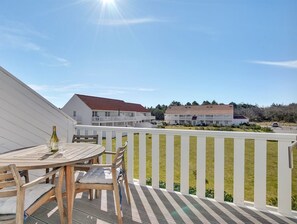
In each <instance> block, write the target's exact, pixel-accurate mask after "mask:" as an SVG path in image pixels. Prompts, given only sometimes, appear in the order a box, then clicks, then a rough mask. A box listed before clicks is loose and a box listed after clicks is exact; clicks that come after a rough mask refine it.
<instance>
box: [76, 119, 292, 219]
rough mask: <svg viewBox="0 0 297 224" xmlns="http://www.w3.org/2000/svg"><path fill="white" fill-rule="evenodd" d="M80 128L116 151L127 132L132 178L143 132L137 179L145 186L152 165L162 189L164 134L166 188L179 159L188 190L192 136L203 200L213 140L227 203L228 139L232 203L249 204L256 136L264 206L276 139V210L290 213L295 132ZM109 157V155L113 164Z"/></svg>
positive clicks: (258, 199) (218, 192) (220, 190)
mask: <svg viewBox="0 0 297 224" xmlns="http://www.w3.org/2000/svg"><path fill="white" fill-rule="evenodd" d="M76 132H78V133H80V134H83V133H84V134H93V133H95V134H98V135H99V144H100V143H102V136H106V143H105V144H106V150H111V149H112V140H113V137H115V142H116V147H118V146H120V145H121V144H122V138H123V136H124V135H127V139H128V151H127V153H128V154H127V157H128V158H127V165H128V178H129V181H133V179H134V138H135V136H136V135H135V134H138V135H139V183H140V184H141V185H146V178H147V174H146V167H147V166H151V170H152V186H153V187H155V188H159V180H160V177H159V170H160V163H159V158H160V148H161V146H160V141H159V140H160V135H162V138H163V136H164V135H165V138H166V144H165V145H166V146H163V147H165V150H166V168H165V169H166V189H167V190H169V191H172V190H173V189H174V164H175V163H180V191H181V193H184V194H188V192H189V191H188V190H189V161H190V160H189V155H190V153H189V150H190V137H192V136H194V137H196V138H197V144H195V145H196V152H197V160H196V164H195V167H196V170H197V171H198V172H196V180H197V181H196V189H197V191H196V192H197V196H198V197H201V198H204V197H205V190H206V184H205V179H206V145H207V144H206V139H207V137H212V138H213V139H214V194H215V196H214V197H215V200H217V201H219V202H223V201H224V185H225V183H224V169H225V162H224V161H225V160H224V158H225V152H224V151H225V149H224V141H225V139H226V138H232V139H234V164H233V170H234V173H233V192H232V193H233V199H234V200H233V202H234V203H235V204H236V205H245V204H246V202H245V200H244V191H245V188H244V186H245V183H244V180H245V140H246V139H252V140H254V202H253V206H254V207H255V208H257V209H261V210H262V209H264V210H266V209H267V208H268V206H266V185H267V182H266V181H267V180H266V179H267V178H266V177H267V175H266V174H267V142H268V141H269V140H273V141H277V145H278V147H277V148H278V159H277V164H278V168H277V173H278V174H275V175H276V178H277V186H278V193H277V197H278V208H277V210H278V211H279V212H280V213H282V214H285V215H292V210H291V195H292V170H291V169H289V166H288V146H289V145H290V144H291V143H292V141H296V135H293V134H275V133H250V132H217V131H197V130H176V129H174V130H170V129H144V128H124V127H103V126H100V127H98V126H85V125H77V126H76ZM146 134H151V138H152V139H151V141H152V142H151V145H152V149H151V150H152V156H151V159H152V162H151V164H148V162H147V158H146V151H147V150H150V149H147V147H146V145H147V144H146ZM175 136H180V139H181V140H180V142H181V143H180V152H181V155H180V161H176V158H175V155H174V149H175V147H174V139H175ZM110 161H111V158H107V162H110Z"/></svg>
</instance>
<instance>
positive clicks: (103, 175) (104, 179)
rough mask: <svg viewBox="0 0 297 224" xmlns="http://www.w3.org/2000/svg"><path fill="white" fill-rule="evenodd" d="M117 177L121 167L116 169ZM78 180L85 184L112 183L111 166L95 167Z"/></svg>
mask: <svg viewBox="0 0 297 224" xmlns="http://www.w3.org/2000/svg"><path fill="white" fill-rule="evenodd" d="M116 172H117V178H118V176H119V174H120V168H118V169H116ZM78 182H80V183H85V184H112V172H111V168H110V167H105V168H103V167H93V168H91V169H90V170H89V171H88V172H87V173H86V174H85V175H84V176H83V177H82V178H81V179H80V180H79V181H78Z"/></svg>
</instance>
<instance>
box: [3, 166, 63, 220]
mask: <svg viewBox="0 0 297 224" xmlns="http://www.w3.org/2000/svg"><path fill="white" fill-rule="evenodd" d="M57 172H59V180H58V181H57V183H56V184H55V185H53V184H46V183H44V181H45V180H46V178H48V177H50V176H52V175H54V174H56V173H57ZM63 177H64V168H58V169H54V170H53V171H51V172H49V173H46V174H45V175H44V176H42V177H39V178H37V179H35V180H33V181H31V182H29V183H23V181H22V179H21V176H20V174H19V172H18V171H17V169H16V166H15V165H14V164H12V165H8V166H2V167H0V223H17V224H23V223H24V219H25V218H26V217H27V216H30V215H31V214H32V213H34V212H35V211H36V210H37V209H38V208H39V207H40V206H41V205H43V204H44V203H46V202H48V201H51V200H54V199H56V200H57V203H58V208H59V214H60V222H61V223H62V224H63V223H64V208H63V201H62V182H63Z"/></svg>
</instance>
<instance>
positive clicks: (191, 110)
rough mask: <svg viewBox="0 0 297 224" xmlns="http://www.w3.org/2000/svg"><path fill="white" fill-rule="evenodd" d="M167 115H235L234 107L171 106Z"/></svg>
mask: <svg viewBox="0 0 297 224" xmlns="http://www.w3.org/2000/svg"><path fill="white" fill-rule="evenodd" d="M165 114H184V115H210V114H211V115H227V114H230V115H233V106H232V105H211V104H210V105H201V106H170V107H168V108H167V110H166V112H165Z"/></svg>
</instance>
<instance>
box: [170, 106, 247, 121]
mask: <svg viewBox="0 0 297 224" xmlns="http://www.w3.org/2000/svg"><path fill="white" fill-rule="evenodd" d="M165 122H166V123H168V124H190V125H200V124H206V125H232V124H239V123H244V122H248V119H247V118H245V119H243V118H242V117H241V119H240V121H239V120H237V118H235V117H234V110H233V105H212V104H210V105H201V106H192V105H190V106H170V107H168V108H167V110H166V112H165ZM238 122H239V123H238Z"/></svg>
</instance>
